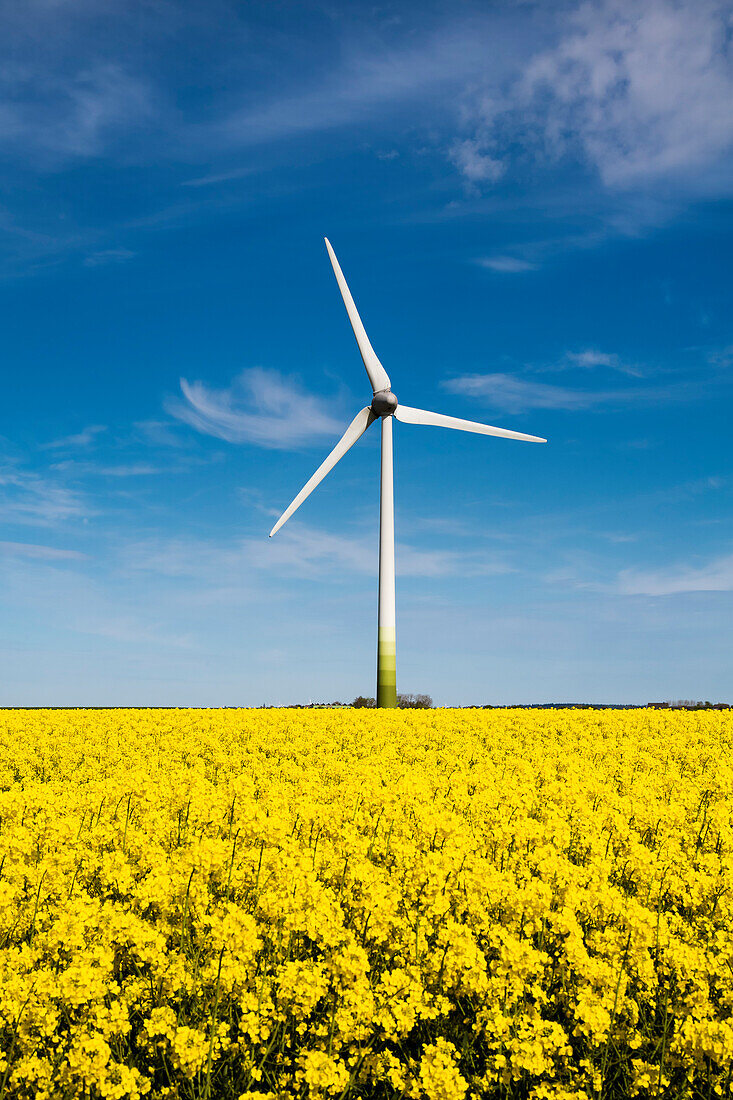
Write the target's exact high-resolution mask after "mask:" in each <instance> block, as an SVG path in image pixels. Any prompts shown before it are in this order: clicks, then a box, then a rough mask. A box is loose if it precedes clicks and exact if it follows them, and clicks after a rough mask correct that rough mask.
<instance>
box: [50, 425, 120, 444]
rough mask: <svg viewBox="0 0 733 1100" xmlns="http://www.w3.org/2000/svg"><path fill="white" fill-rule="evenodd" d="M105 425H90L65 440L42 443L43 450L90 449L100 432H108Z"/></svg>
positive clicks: (64, 438)
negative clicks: (63, 448)
mask: <svg viewBox="0 0 733 1100" xmlns="http://www.w3.org/2000/svg"><path fill="white" fill-rule="evenodd" d="M106 431H107V428H106V426H105V425H104V424H90V425H89V427H88V428H84V429H83V430H82V431H80V432H77V433H76V435H65V436H64V437H63V439H54V440H52V441H51V442H50V443H42V444H41V449H42V450H44V449H46V448H52V447H53V448H55V447H88V446H89V444H90V443H93V442H94V441H95V439H96V438H97V436H98V435H99V434H100V432H106Z"/></svg>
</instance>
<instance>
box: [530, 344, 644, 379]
mask: <svg viewBox="0 0 733 1100" xmlns="http://www.w3.org/2000/svg"><path fill="white" fill-rule="evenodd" d="M574 367H581V368H583V369H588V370H593V369H595V368H596V367H605V368H607V369H608V370H615V371H618V372H619V373H620V374H628V375H630V376H631V377H633V378H641V377H642V375H643V371H641V370H640V369H639V368H638V367H635V366H631V365H630V364H628V363H624V362H623V361H622V360H621V359H620V358H619V356H618V355H616V354H614V353H612V352H607V351H599V350H598V349H597V348H585V350H583V351H567V352H565V358H564V359H562V360H561V361H560V362H559V363H555V364H553V365H552V366H548V367H544V368H543V370H548V371H550V370H555V371H561V370H569V369H571V368H574Z"/></svg>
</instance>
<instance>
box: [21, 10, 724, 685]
mask: <svg viewBox="0 0 733 1100" xmlns="http://www.w3.org/2000/svg"><path fill="white" fill-rule="evenodd" d="M732 29H733V5H731V4H730V3H719V2H713V0H640V2H631V0H608V2H598V0H595V2H593V0H592V2H585V3H582V4H578V3H568V4H560V3H549V4H548V3H544V4H539V3H537V4H535V3H532V2H522V0H516V2H497V3H493V4H492V3H486V2H484V3H477V4H472V3H467V2H459V3H439V2H427V3H426V2H422V3H420V4H411V3H394V4H389V3H385V4H376V5H375V4H371V3H370V4H364V5H360V4H356V3H349V4H343V3H341V4H339V3H323V4H315V3H305V4H303V3H287V2H273V0H268V2H267V3H262V4H257V3H247V4H231V3H224V2H219V0H213V2H210V3H207V4H200V3H184V2H178V0H151V2H147V3H146V2H142V3H140V4H135V5H120V4H116V3H112V2H109V3H105V2H103V0H102V2H100V0H94V2H91V0H88V2H87V0H28V2H27V3H25V4H23V5H17V4H12V3H3V4H0V30H1V31H2V33H0V59H1V61H2V64H1V65H0V180H1V181H2V191H1V192H0V311H1V314H2V345H3V347H2V352H3V354H2V363H3V368H2V369H3V400H2V406H1V408H2V413H1V421H0V622H1V623H2V627H1V630H0V704H5V705H23V704H28V705H44V704H49V705H52V704H56V705H66V704H69V705H84V704H88V705H92V704H129V705H163V704H171V705H212V706H216V705H258V704H260V703H288V702H294V701H307V700H308V699H313V700H333V699H342V700H350V699H352V698H354V696H356V695H357V694H362V693H363V694H372V693H373V691H374V686H373V685H374V664H375V645H376V638H375V634H376V565H377V515H378V511H377V509H378V462H379V439H378V433H377V432H376V431H374V430H372V432H370V433H369V434H368V435H367V436H365V437H364V439H362V440H361V441H360V443H359V444H358V445H357V446H356V447H355V448H354V449H353V450H352V451H350V452H349V454H348V456H347V457H346V458H344V460H343V461H342V462H341V463H340V464H339V466H338V467H337V469H336V470H335V471H334V472H333V473H332V474H331V475H330V476H329V478H328V479H327V480H326V481H325V482H324V483H323V485H322V486H321V487H320V489H319V490H318V491H317V493H316V494H314V495H313V496H312V497H311V498H309V500H308V502H307V503H306V504H305V505H304V506H303V507H302V508H301V509H300V511H299V512H298V513H297V515H296V516H295V517H294V518H293V519H292V520H290V521H289V523H288V524H287V525H286V527H284V528H283V530H282V531H281V532H280V533H279V534H278V535H277V537H276V538H275V539H273V540H268V538H267V532H268V531H269V529H270V527H271V526H272V523H273V520H274V518H276V517H277V516H278V515H279V514H280V513H281V512H282V511H283V510H284V508H285V507H286V506H287V504H288V503H289V502H290V500H291V499H292V497H293V496H294V495H295V493H296V492H297V491H298V490H299V488H300V487H301V485H302V484H303V483H304V482H305V481H306V480H307V479H308V478H309V477H310V475H311V473H312V472H313V470H314V469H315V468H316V466H317V465H318V464H319V463H320V461H321V460H322V458H323V457H324V456H325V454H326V453H327V452H328V451H329V450H330V448H331V446H332V445H333V443H334V442H335V440H336V439H337V438H338V436H339V435H340V434H341V432H342V431H343V429H344V428H345V426H346V424H347V423H348V422H349V421H350V419H351V418H352V416H353V415H354V414H355V413H356V411H357V410H358V409H359V408H361V407H362V406H363V405H364V404H366V403H367V402H368V400H369V397H370V390H369V386H368V382H367V379H366V375H365V373H364V370H363V367H362V364H361V361H360V359H359V355H358V351H357V348H356V345H355V342H354V339H353V335H352V333H351V330H350V328H349V325H348V320H347V317H346V314H345V311H344V308H343V305H342V302H341V299H340V296H339V293H338V289H337V286H336V283H335V280H334V278H333V274H332V271H331V267H330V264H329V262H328V257H327V254H326V251H325V248H324V245H323V237H324V235H328V237H329V238H330V240H331V241H332V243H333V245H334V248H335V249H336V252H337V255H338V257H339V260H340V262H341V265H342V267H343V269H344V273H345V275H346V278H347V280H348V281H349V284H350V286H351V290H352V292H353V294H354V297H355V299H356V302H357V305H358V307H359V309H360V312H361V315H362V318H363V320H364V322H365V325H366V328H367V332H368V333H369V336H370V338H371V341H372V343H373V345H374V347H375V350H376V352H377V354H378V355H379V357H380V359H381V360H382V362H383V363H384V365H385V367H386V368H387V370H388V372H389V374H390V376H391V379H392V385H393V388H394V391H395V393H396V394H397V396H398V398H399V399H400V400H402V401H403V402H404V403H405V404H410V405H417V406H420V407H423V408H428V409H435V410H438V411H441V412H446V413H450V414H453V415H456V416H460V417H466V418H470V419H478V420H484V421H485V422H488V423H493V424H498V425H500V426H503V427H508V428H513V429H516V430H519V431H524V432H529V433H532V434H537V435H542V436H546V437H547V438H548V440H549V442H548V444H547V445H544V446H541V447H540V446H535V445H532V444H525V443H518V442H513V441H508V440H502V439H495V438H492V439H487V438H483V437H479V436H471V435H466V434H463V433H458V432H446V431H441V430H439V429H431V428H421V427H412V426H409V425H403V424H397V425H395V464H396V489H395V492H396V532H397V572H398V576H397V642H398V649H397V662H398V663H397V670H398V687H399V689H400V690H402V691H414V692H429V693H430V694H432V695H433V697H434V699H435V701H436V702H437V703H440V704H468V703H483V702H493V703H511V702H527V703H530V702H542V701H548V700H555V701H569V700H587V701H595V702H639V703H644V702H647V701H649V700H661V699H669V698H679V697H688V698H695V699H711V700H720V699H722V700H727V699H729V698H730V697H731V696H733V682H732V674H731V663H730V655H731V652H732V650H733V613H732V612H733V597H732V595H731V593H732V591H733V530H732V528H731V518H732V508H731V505H732V503H733V493H732V490H733V476H732V474H731V463H730V431H731V430H730V420H731V415H730V408H731V396H732V395H733V386H732V385H731V383H732V382H733V328H732V327H731V320H730V319H731V315H732V311H731V305H732V304H733V302H732V299H733V276H732V274H731V267H730V257H731V243H732V238H733V202H732V201H731V200H732V199H733V112H731V109H730V105H731V102H733V64H732V61H731V49H732V48H733V47H732V45H731V32H732Z"/></svg>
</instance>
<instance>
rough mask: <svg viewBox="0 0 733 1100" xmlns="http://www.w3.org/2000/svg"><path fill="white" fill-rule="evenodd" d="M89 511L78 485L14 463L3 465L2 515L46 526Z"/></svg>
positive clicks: (0, 482) (0, 484)
mask: <svg viewBox="0 0 733 1100" xmlns="http://www.w3.org/2000/svg"><path fill="white" fill-rule="evenodd" d="M89 514H90V511H89V507H88V506H87V504H86V502H85V500H84V498H83V497H82V496H81V494H80V493H79V492H78V491H76V490H75V489H70V488H68V487H67V486H65V485H61V484H59V483H58V482H56V481H54V480H52V479H50V478H47V477H44V476H42V475H40V474H35V473H31V472H30V471H27V470H21V469H18V468H16V467H12V466H5V467H0V518H1V519H2V520H4V521H5V522H6V523H29V524H38V525H40V526H47V525H51V524H55V523H61V522H63V521H65V520H69V519H76V518H79V517H82V516H87V515H89Z"/></svg>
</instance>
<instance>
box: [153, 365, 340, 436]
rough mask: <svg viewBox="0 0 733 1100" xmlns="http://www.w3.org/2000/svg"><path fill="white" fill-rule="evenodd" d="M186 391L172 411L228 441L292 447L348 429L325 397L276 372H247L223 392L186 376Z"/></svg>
mask: <svg viewBox="0 0 733 1100" xmlns="http://www.w3.org/2000/svg"><path fill="white" fill-rule="evenodd" d="M181 390H182V392H183V396H184V398H185V401H180V400H171V401H168V402H167V405H166V408H167V411H168V412H169V413H171V414H172V415H173V416H175V417H177V418H178V419H179V420H182V421H184V422H185V423H186V424H190V425H191V427H192V428H195V429H196V430H197V431H199V432H203V433H204V434H206V435H213V436H216V437H217V438H218V439H225V440H227V442H229V443H254V444H256V445H257V446H259V447H268V448H272V449H280V448H284V449H287V448H288V447H292V446H297V445H298V444H303V443H309V442H311V441H312V440H313V439H317V438H321V437H323V436H334V437H338V436H340V435H341V434H342V433H343V432H344V431H345V429H346V426H347V425H346V423H342V422H341V421H340V420H337V419H336V418H335V417H332V416H331V415H330V414H329V413H328V412H326V409H325V406H326V399H325V398H324V397H321V396H315V395H314V394H312V393H308V392H307V391H305V390H304V389H302V387H300V386H299V385H298V384H297V383H296V382H295V381H294V380H293V379H290V378H285V377H284V376H283V375H281V374H280V373H279V372H278V371H274V370H263V369H262V368H260V367H255V368H253V369H251V370H245V371H243V372H242V373H241V374H240V375H239V377H238V378H236V379H235V381H234V382H233V384H232V385H231V387H230V388H229V389H224V390H215V389H210V388H208V387H207V386H206V385H204V383H203V382H193V383H190V382H187V381H186V380H185V378H182V379H181ZM334 442H335V439H334Z"/></svg>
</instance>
